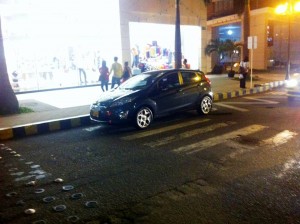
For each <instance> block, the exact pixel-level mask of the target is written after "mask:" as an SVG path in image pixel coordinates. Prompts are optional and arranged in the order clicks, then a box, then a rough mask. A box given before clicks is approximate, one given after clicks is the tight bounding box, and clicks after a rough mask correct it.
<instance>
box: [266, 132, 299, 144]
mask: <svg viewBox="0 0 300 224" xmlns="http://www.w3.org/2000/svg"><path fill="white" fill-rule="evenodd" d="M296 135H298V134H297V133H295V132H291V131H289V130H284V131H282V132H280V133H278V134H277V135H275V136H273V137H271V138H268V139H266V140H263V141H262V143H261V145H272V147H274V146H275V147H276V146H280V145H282V144H285V143H287V142H288V141H289V140H290V139H292V138H293V137H294V136H296Z"/></svg>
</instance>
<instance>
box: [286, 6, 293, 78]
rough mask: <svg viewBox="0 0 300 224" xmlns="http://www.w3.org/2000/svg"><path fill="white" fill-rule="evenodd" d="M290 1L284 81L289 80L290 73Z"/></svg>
mask: <svg viewBox="0 0 300 224" xmlns="http://www.w3.org/2000/svg"><path fill="white" fill-rule="evenodd" d="M291 7H292V6H291V1H288V17H289V18H288V19H289V21H288V22H289V24H288V49H287V63H286V74H285V80H289V79H290V72H291V14H292V8H291Z"/></svg>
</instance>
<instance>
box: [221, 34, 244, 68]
mask: <svg viewBox="0 0 300 224" xmlns="http://www.w3.org/2000/svg"><path fill="white" fill-rule="evenodd" d="M224 45H225V46H224V50H225V54H227V55H228V57H229V58H230V71H232V70H233V68H232V67H233V56H234V54H236V53H237V52H240V48H241V47H242V46H243V44H242V43H240V42H236V41H232V40H230V39H227V40H226V41H225V42H224Z"/></svg>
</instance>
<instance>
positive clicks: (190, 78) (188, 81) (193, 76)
mask: <svg viewBox="0 0 300 224" xmlns="http://www.w3.org/2000/svg"><path fill="white" fill-rule="evenodd" d="M180 75H181V76H180V78H182V88H181V92H182V101H183V105H182V106H183V107H190V106H193V105H194V104H195V103H196V102H197V100H198V99H199V95H200V94H201V93H200V89H201V88H199V86H200V83H201V76H200V75H199V74H198V73H197V72H193V71H181V72H180Z"/></svg>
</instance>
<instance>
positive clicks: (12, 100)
mask: <svg viewBox="0 0 300 224" xmlns="http://www.w3.org/2000/svg"><path fill="white" fill-rule="evenodd" d="M18 111H19V102H18V100H17V97H16V95H15V93H14V91H13V89H12V87H11V85H10V82H9V78H8V72H7V66H6V60H5V54H4V44H3V35H2V27H1V17H0V114H13V113H17V112H18Z"/></svg>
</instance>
